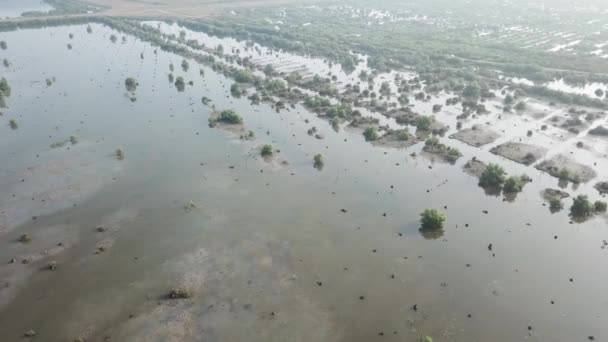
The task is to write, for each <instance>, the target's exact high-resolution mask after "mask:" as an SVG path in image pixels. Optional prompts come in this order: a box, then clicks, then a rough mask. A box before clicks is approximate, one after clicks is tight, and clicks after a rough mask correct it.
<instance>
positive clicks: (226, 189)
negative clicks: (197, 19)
mask: <svg viewBox="0 0 608 342" xmlns="http://www.w3.org/2000/svg"><path fill="white" fill-rule="evenodd" d="M92 28H93V33H92V34H88V33H87V32H86V26H82V25H81V26H70V27H58V28H44V29H32V30H20V31H17V32H10V33H2V34H0V38H1V40H5V41H6V42H7V43H8V49H7V50H3V51H2V56H0V57H2V58H7V59H8V60H9V61H11V63H12V64H11V66H10V67H9V68H8V69H6V70H4V72H3V75H4V76H5V77H6V78H7V79H8V81H9V83H10V85H11V86H12V95H11V97H10V98H8V99H7V104H8V106H9V108H7V109H5V110H4V111H3V115H2V116H1V117H0V128H1V129H2V130H3V133H2V134H1V135H0V165H1V166H0V172H1V173H0V210H1V211H0V245H1V247H0V260H4V262H3V263H1V264H0V282H1V283H0V285H1V286H0V340H2V341H18V340H20V339H21V336H23V334H24V333H25V332H26V331H28V330H30V329H33V330H34V331H35V332H36V333H37V336H36V338H35V339H36V340H43V341H66V340H73V339H75V338H78V337H81V338H83V339H85V340H92V341H98V340H104V339H106V338H108V339H110V340H112V341H245V340H247V341H362V342H363V341H365V342H368V341H376V340H378V341H414V340H416V339H417V338H420V337H421V336H427V335H428V336H432V337H433V339H434V340H435V341H523V340H530V341H584V340H587V339H588V336H593V337H594V338H595V340H597V341H602V340H605V339H608V332H607V330H606V328H605V322H606V319H607V317H606V316H607V315H608V307H607V304H608V295H607V293H606V291H605V286H604V284H605V283H606V281H607V280H608V276H607V275H606V272H605V268H606V260H607V258H608V249H605V248H603V246H604V244H603V241H604V240H607V239H608V230H607V229H606V228H607V225H608V223H607V221H606V218H605V217H601V216H598V217H595V218H593V219H590V220H588V221H587V222H585V223H581V224H569V218H568V216H567V210H564V211H562V212H560V213H556V214H551V213H550V212H549V210H548V208H547V207H545V206H543V201H542V199H541V197H540V195H539V193H540V191H541V190H543V189H544V188H545V187H547V186H552V187H555V186H556V183H557V180H556V179H554V178H552V177H550V176H549V175H546V174H543V173H541V172H538V171H536V170H534V169H532V168H526V167H523V166H522V165H519V164H515V163H509V162H507V161H505V160H503V159H499V157H496V156H493V155H491V154H490V153H488V152H487V150H485V149H484V150H481V149H474V148H469V147H467V146H465V145H464V144H462V146H461V145H460V144H459V143H458V142H456V141H453V140H450V141H449V142H450V143H451V145H454V146H458V147H459V149H460V150H461V151H462V152H463V153H464V155H465V157H464V158H462V159H460V160H459V161H458V162H457V163H456V165H449V164H445V163H440V162H435V161H433V160H432V159H429V158H425V157H423V156H422V155H420V154H419V156H418V157H411V156H410V153H411V152H413V151H416V152H419V150H420V146H419V145H417V146H413V147H412V148H410V149H408V150H396V149H384V148H380V147H375V146H372V145H371V144H368V143H366V142H365V141H364V140H363V137H362V136H361V135H360V134H354V133H352V132H349V131H347V130H341V131H340V132H334V131H333V130H332V128H331V126H330V124H329V123H328V122H327V121H325V120H321V119H319V118H318V117H316V116H315V115H314V114H312V113H310V112H308V111H306V110H305V109H303V108H302V107H300V106H296V107H295V108H294V109H291V110H289V111H287V110H283V111H281V112H280V113H276V111H274V110H273V109H272V108H271V107H270V106H269V105H267V104H261V105H259V106H252V105H250V103H249V101H248V100H247V99H245V98H241V99H235V98H233V97H231V96H230V94H229V88H230V85H231V84H232V81H231V80H228V79H225V78H224V77H223V76H222V75H219V74H216V73H215V72H213V71H212V70H211V69H209V68H206V67H202V66H198V65H196V64H195V63H194V62H193V61H190V69H189V70H188V71H187V72H184V71H182V70H181V68H180V63H181V61H182V58H181V57H179V56H176V55H173V54H169V53H165V52H162V51H158V53H157V54H155V53H154V48H153V47H151V46H149V45H148V44H146V43H143V42H141V41H138V40H137V39H135V38H134V37H130V36H127V37H126V42H125V43H121V40H120V39H119V40H118V42H117V43H111V42H110V39H109V37H110V35H111V34H112V33H114V34H116V35H117V36H118V37H119V38H120V37H122V34H120V33H116V32H112V31H111V30H110V29H107V28H104V27H102V26H100V25H92ZM69 33H74V38H73V39H70V38H69V37H68V35H69ZM68 43H69V44H71V45H72V48H71V49H68V48H67V44H68ZM142 52H143V54H144V58H143V59H141V58H140V54H141V53H142ZM170 63H173V64H174V65H175V72H174V74H175V76H184V79H185V80H186V82H188V81H189V80H192V81H193V82H194V84H193V85H192V86H186V90H185V91H184V92H178V91H177V90H176V88H175V86H174V85H172V84H170V83H169V82H168V80H167V74H168V73H169V64H170ZM200 68H202V69H203V70H204V72H205V75H204V77H201V76H200V75H199V69H200ZM127 77H134V78H135V79H136V80H137V81H138V82H139V86H138V87H137V90H136V91H135V94H136V98H137V101H135V102H131V101H130V99H129V98H128V97H127V96H126V95H125V87H124V80H125V78H127ZM47 78H49V79H53V78H54V79H55V81H54V82H53V84H52V85H50V86H47V84H46V82H45V80H46V79H47ZM201 96H206V97H209V98H211V99H212V104H213V105H215V106H216V108H217V109H218V110H222V109H234V110H235V111H237V112H238V113H240V114H241V115H242V117H243V120H244V124H245V126H246V129H247V130H249V129H250V130H252V131H254V132H255V137H256V138H255V139H254V140H240V139H239V138H238V136H236V135H235V134H234V133H232V132H229V131H227V130H224V129H222V128H217V127H216V128H209V127H208V125H207V119H208V117H209V115H210V112H211V108H209V107H207V106H205V105H203V104H202V103H201ZM419 106H421V107H416V110H421V111H422V110H423V109H424V108H423V107H424V106H432V104H431V103H422V104H420V105H419ZM444 115H445V117H444V118H443V119H445V120H448V118H451V120H452V121H454V120H455V119H454V117H453V115H451V114H450V112H449V111H448V112H446V114H444ZM11 118H14V119H16V120H17V122H18V129H15V130H11V128H10V127H9V125H8V120H9V119H11ZM305 120H309V121H310V122H309V123H305ZM479 120H483V119H479ZM518 122H519V121H518ZM510 124H511V125H512V124H514V122H513V121H509V120H505V121H504V122H503V123H502V125H504V127H509V126H510ZM311 126H316V127H317V128H318V130H319V132H320V133H323V134H324V135H325V139H323V140H317V139H314V138H313V137H310V136H308V135H307V134H306V131H307V129H308V128H310V127H311ZM452 127H454V125H452ZM519 130H525V129H524V128H518V129H516V132H518V133H521V132H520V131H519ZM70 136H75V137H76V138H77V143H76V144H71V143H70V142H67V143H66V144H65V145H64V146H62V147H58V148H51V147H50V145H52V144H53V143H56V142H61V141H65V140H67V139H69V137H70ZM263 144H272V145H273V147H274V148H275V149H280V152H278V153H275V157H274V158H275V160H274V161H264V160H261V159H260V158H259V157H258V155H259V148H260V146H261V145H263ZM118 148H121V149H122V150H123V151H124V155H125V157H124V159H123V160H117V159H116V158H115V150H116V149H118ZM564 148H565V147H564ZM317 153H322V154H323V156H324V160H325V167H324V168H323V169H322V170H321V171H319V170H316V169H314V168H313V166H312V164H313V163H312V158H313V155H315V154H317ZM475 155H478V156H480V159H482V160H484V161H496V160H499V161H500V162H501V163H502V164H504V165H505V166H508V170H509V171H511V170H513V171H514V172H517V173H519V172H526V173H528V174H529V175H530V176H531V177H532V178H533V180H534V181H533V183H531V184H528V185H526V188H525V189H524V191H523V192H522V193H520V194H519V195H518V196H517V198H516V199H515V201H513V202H505V201H503V200H502V198H501V197H494V196H487V195H486V194H485V193H484V191H483V190H482V189H481V188H479V187H478V186H477V180H476V179H474V178H473V177H471V176H469V175H467V174H466V173H464V172H462V171H461V167H462V165H463V164H464V163H465V162H466V160H467V159H469V158H470V157H472V156H475ZM482 155H483V158H482V157H481V156H482ZM491 158H494V159H491ZM282 160H285V161H287V162H288V164H286V165H285V164H283V163H281V162H280V161H282ZM583 188H584V187H583ZM444 206H445V207H444ZM425 208H437V209H441V210H442V211H444V212H445V213H446V215H447V218H448V219H447V222H446V225H445V229H444V232H442V233H443V234H436V235H435V236H428V235H425V236H423V235H421V234H420V233H419V231H418V227H419V224H418V219H419V216H418V215H419V213H420V212H421V211H422V210H423V209H425ZM342 209H345V210H344V211H345V212H344V211H343V210H342ZM484 210H486V211H487V213H484V212H482V211H484ZM98 226H101V227H103V229H102V231H97V229H96V228H97V227H98ZM22 234H28V235H29V236H30V237H31V241H30V242H29V243H21V242H18V239H19V237H20V236H21V235H22ZM489 244H492V250H491V251H490V250H488V245H489ZM13 258H14V259H15V261H16V262H15V263H9V261H10V260H11V259H13ZM24 259H27V260H28V261H29V263H22V260H24ZM51 261H56V265H57V269H56V270H54V271H51V270H49V269H48V264H49V263H50V262H51ZM174 287H180V288H185V289H187V290H188V291H189V292H190V293H191V294H192V296H191V297H190V298H187V299H177V300H167V299H165V298H164V296H165V295H166V294H167V293H168V291H169V289H171V288H174ZM414 305H415V308H416V309H415V310H414Z"/></svg>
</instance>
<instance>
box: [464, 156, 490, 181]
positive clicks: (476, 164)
mask: <svg viewBox="0 0 608 342" xmlns="http://www.w3.org/2000/svg"><path fill="white" fill-rule="evenodd" d="M487 167H488V165H486V163H484V162H482V161H480V160H477V159H475V158H473V159H471V160H469V161H468V162H467V163H466V164H464V166H463V167H462V170H463V171H464V172H466V173H468V174H470V175H471V176H475V177H477V178H479V177H481V174H482V173H483V172H484V171H485V170H486V168H487Z"/></svg>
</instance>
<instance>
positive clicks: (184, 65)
mask: <svg viewBox="0 0 608 342" xmlns="http://www.w3.org/2000/svg"><path fill="white" fill-rule="evenodd" d="M188 68H190V64H188V61H187V60H185V59H184V60H183V61H182V69H183V70H184V72H186V71H188Z"/></svg>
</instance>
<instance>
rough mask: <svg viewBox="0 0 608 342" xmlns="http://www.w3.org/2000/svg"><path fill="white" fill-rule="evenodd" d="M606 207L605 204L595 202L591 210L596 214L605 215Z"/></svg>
mask: <svg viewBox="0 0 608 342" xmlns="http://www.w3.org/2000/svg"><path fill="white" fill-rule="evenodd" d="M606 206H607V205H606V202H603V201H595V203H594V204H593V210H595V212H596V213H605V212H606Z"/></svg>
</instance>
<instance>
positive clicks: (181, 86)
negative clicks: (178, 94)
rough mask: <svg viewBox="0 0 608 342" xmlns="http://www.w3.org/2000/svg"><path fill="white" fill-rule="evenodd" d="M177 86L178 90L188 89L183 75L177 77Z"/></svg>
mask: <svg viewBox="0 0 608 342" xmlns="http://www.w3.org/2000/svg"><path fill="white" fill-rule="evenodd" d="M175 88H177V91H184V89H186V83H185V82H184V78H183V77H181V76H177V78H176V79H175Z"/></svg>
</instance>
